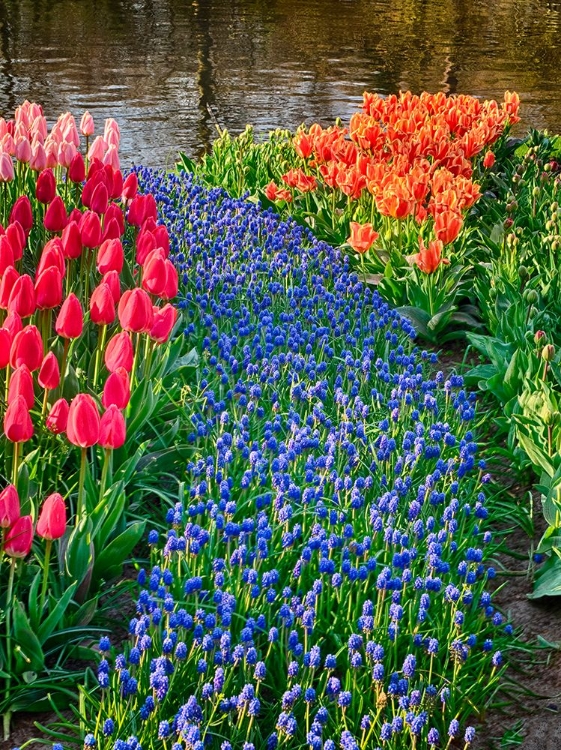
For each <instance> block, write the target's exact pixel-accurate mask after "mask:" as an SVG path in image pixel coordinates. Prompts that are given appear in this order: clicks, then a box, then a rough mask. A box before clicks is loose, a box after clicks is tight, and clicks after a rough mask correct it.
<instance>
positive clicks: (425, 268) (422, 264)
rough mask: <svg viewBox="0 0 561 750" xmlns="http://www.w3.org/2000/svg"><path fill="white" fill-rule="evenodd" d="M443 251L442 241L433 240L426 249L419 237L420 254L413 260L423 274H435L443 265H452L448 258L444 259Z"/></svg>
mask: <svg viewBox="0 0 561 750" xmlns="http://www.w3.org/2000/svg"><path fill="white" fill-rule="evenodd" d="M443 249H444V245H443V244H442V242H441V241H440V240H433V241H432V242H429V246H428V247H425V243H424V242H423V238H422V237H419V252H418V253H417V255H415V256H413V260H414V262H415V263H416V264H417V265H418V266H419V268H420V269H421V271H422V272H423V273H434V272H435V271H436V269H437V268H438V266H439V265H440V264H441V263H446V264H448V263H450V261H449V260H448V259H447V258H443V257H442V251H443Z"/></svg>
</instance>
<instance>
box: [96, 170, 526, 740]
mask: <svg viewBox="0 0 561 750" xmlns="http://www.w3.org/2000/svg"><path fill="white" fill-rule="evenodd" d="M138 176H139V179H140V183H141V185H142V186H143V189H144V190H147V191H148V190H149V191H151V192H152V193H154V195H155V196H156V199H157V201H158V204H159V208H160V211H161V215H162V217H163V221H164V222H165V223H166V225H167V228H168V230H169V233H170V237H171V242H172V255H173V257H174V261H175V263H176V265H177V267H178V270H179V273H180V278H181V279H182V284H183V290H182V297H181V301H180V308H181V310H182V313H183V320H184V335H185V336H186V337H187V339H188V341H189V343H190V346H191V347H192V348H193V349H194V351H195V352H196V353H197V356H198V358H199V365H198V369H199V378H198V381H197V384H196V385H195V386H193V390H192V392H191V393H190V394H189V395H186V398H185V403H184V404H183V405H182V407H181V408H182V410H183V412H182V415H181V418H182V420H183V422H182V424H183V427H182V429H185V430H187V434H188V442H189V444H190V446H191V449H192V453H191V457H190V459H189V462H188V465H187V466H186V474H185V477H182V478H181V479H184V482H185V484H184V487H185V492H184V496H183V497H182V498H181V499H180V501H179V502H178V503H177V504H176V506H175V507H173V508H170V509H169V511H168V513H167V516H166V525H167V526H166V530H165V531H164V532H163V533H162V532H161V531H160V533H158V532H157V531H155V530H152V531H150V534H149V539H148V541H149V544H150V550H151V552H150V555H151V559H150V566H149V568H147V569H141V570H140V572H139V576H138V596H137V599H136V614H135V616H134V617H133V618H132V619H131V621H130V623H129V634H130V637H129V641H128V642H127V643H126V644H125V645H124V646H123V648H122V651H121V652H120V653H115V652H113V653H109V654H108V653H106V647H107V645H108V644H107V643H106V642H105V641H104V642H103V643H102V644H101V647H100V648H101V650H102V652H103V653H102V654H101V657H102V660H101V662H100V667H99V672H98V677H99V678H100V683H99V684H100V688H99V690H98V691H97V692H96V693H94V694H93V695H92V698H91V702H90V704H89V708H88V712H89V714H88V715H89V724H88V731H89V734H88V735H87V737H88V738H89V737H90V736H92V738H95V741H96V748H99V750H113V749H114V748H115V749H117V750H125V748H128V749H129V750H138V749H139V748H144V750H147V748H160V747H161V748H173V749H174V750H202V749H203V748H206V747H209V748H217V749H218V748H223V749H225V750H228V749H230V748H232V749H239V750H242V749H243V750H251V749H252V748H255V749H257V750H260V749H262V748H276V747H283V748H304V747H309V748H311V749H312V750H315V749H316V748H317V749H318V750H320V749H323V750H335V748H343V750H351V749H352V750H355V749H357V748H360V750H365V749H366V748H377V747H383V748H384V750H388V749H390V750H394V749H397V748H403V749H405V748H427V749H428V748H432V747H442V746H446V743H447V742H448V740H450V741H453V739H455V738H459V740H461V738H463V737H465V743H466V744H471V743H472V742H473V736H474V730H473V728H472V727H471V726H468V722H470V721H472V720H473V719H474V718H476V714H477V711H482V710H483V709H484V708H485V706H486V705H487V704H488V702H489V700H490V698H491V697H492V695H493V694H494V692H495V691H496V689H497V687H498V685H499V680H500V676H501V674H502V672H503V670H504V668H505V666H504V665H505V662H506V658H507V655H508V648H509V643H510V641H511V639H512V636H511V633H512V629H511V627H510V626H508V625H506V624H505V622H504V618H503V617H497V614H498V613H497V612H496V611H495V609H494V607H493V604H492V597H491V594H490V593H489V592H488V590H487V588H488V579H489V578H490V575H489V570H488V568H487V560H488V559H489V557H490V555H491V553H492V551H493V549H494V547H493V542H492V536H491V535H490V534H489V533H488V529H487V528H486V527H487V526H488V523H489V519H488V515H489V513H488V507H487V495H486V486H485V485H486V483H487V481H488V476H487V475H486V474H485V472H484V462H482V461H480V460H479V457H478V452H477V443H476V441H475V438H474V435H473V432H472V427H471V423H472V421H473V419H474V415H475V405H474V400H473V397H472V396H471V395H470V394H469V393H467V392H466V390H465V389H464V387H463V383H462V379H461V378H460V377H457V376H450V378H449V379H445V378H444V377H443V376H442V374H441V373H438V374H436V373H435V367H434V365H435V357H434V356H433V355H429V354H427V353H425V352H422V351H419V350H418V349H417V348H415V347H414V344H413V338H414V330H413V328H412V326H411V324H410V323H409V322H408V321H407V320H406V319H405V318H403V317H401V316H400V315H399V314H398V313H397V312H395V311H393V310H391V309H390V308H389V307H388V305H387V304H386V303H384V302H383V300H382V299H381V298H380V297H379V296H378V294H377V293H376V292H374V291H372V290H371V289H370V288H369V287H368V286H365V285H363V284H362V283H361V282H360V281H359V279H358V277H357V276H356V274H354V273H353V272H352V271H351V270H350V267H349V265H348V261H347V259H346V257H345V256H344V255H343V254H342V253H341V251H340V250H338V249H335V248H333V247H330V246H328V245H326V244H325V243H321V242H318V241H316V240H315V239H314V238H313V236H312V235H311V232H310V231H309V230H308V229H306V228H303V227H301V226H298V225H297V224H295V223H287V222H283V221H280V220H279V219H278V217H276V216H275V215H274V214H273V213H272V212H270V211H263V210H261V209H260V207H259V206H256V205H254V204H252V203H250V202H246V201H243V200H234V199H232V198H230V197H228V196H227V195H226V194H225V193H224V192H223V191H222V190H220V189H214V190H206V189H203V188H202V187H200V186H199V185H198V184H196V183H195V182H194V181H193V179H192V177H191V176H189V175H187V174H164V173H160V172H153V171H149V170H146V169H140V170H138ZM154 522H155V523H154V525H157V519H154ZM88 741H89V740H88Z"/></svg>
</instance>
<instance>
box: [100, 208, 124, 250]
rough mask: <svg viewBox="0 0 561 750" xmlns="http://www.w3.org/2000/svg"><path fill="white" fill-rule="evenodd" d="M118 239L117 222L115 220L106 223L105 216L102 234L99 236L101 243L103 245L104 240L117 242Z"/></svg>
mask: <svg viewBox="0 0 561 750" xmlns="http://www.w3.org/2000/svg"><path fill="white" fill-rule="evenodd" d="M112 205H113V204H112ZM120 237H121V230H120V228H119V222H118V221H117V219H109V221H108V220H107V214H106V215H105V222H104V228H103V234H102V235H101V242H102V243H103V242H105V240H118V239H119V238H120Z"/></svg>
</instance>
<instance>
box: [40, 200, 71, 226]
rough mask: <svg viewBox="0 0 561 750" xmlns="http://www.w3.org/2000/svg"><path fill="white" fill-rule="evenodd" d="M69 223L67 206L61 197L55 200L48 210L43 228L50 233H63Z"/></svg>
mask: <svg viewBox="0 0 561 750" xmlns="http://www.w3.org/2000/svg"><path fill="white" fill-rule="evenodd" d="M67 222H68V216H67V215H66V206H65V205H64V201H63V200H62V198H61V197H60V195H56V196H55V197H54V198H53V201H52V203H51V204H50V206H49V207H48V208H47V212H46V214H45V218H44V219H43V226H44V227H45V229H46V230H47V231H48V232H62V230H63V229H64V227H65V226H66V224H67Z"/></svg>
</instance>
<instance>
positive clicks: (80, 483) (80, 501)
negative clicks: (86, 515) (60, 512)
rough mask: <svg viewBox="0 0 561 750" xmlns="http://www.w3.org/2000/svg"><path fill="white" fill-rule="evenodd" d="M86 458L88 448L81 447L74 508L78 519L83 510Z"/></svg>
mask: <svg viewBox="0 0 561 750" xmlns="http://www.w3.org/2000/svg"><path fill="white" fill-rule="evenodd" d="M87 458H88V449H87V448H82V457H81V461H80V479H79V481H78V507H77V509H76V515H77V516H78V520H79V519H80V518H81V517H82V513H83V510H84V483H85V480H86V462H87Z"/></svg>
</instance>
